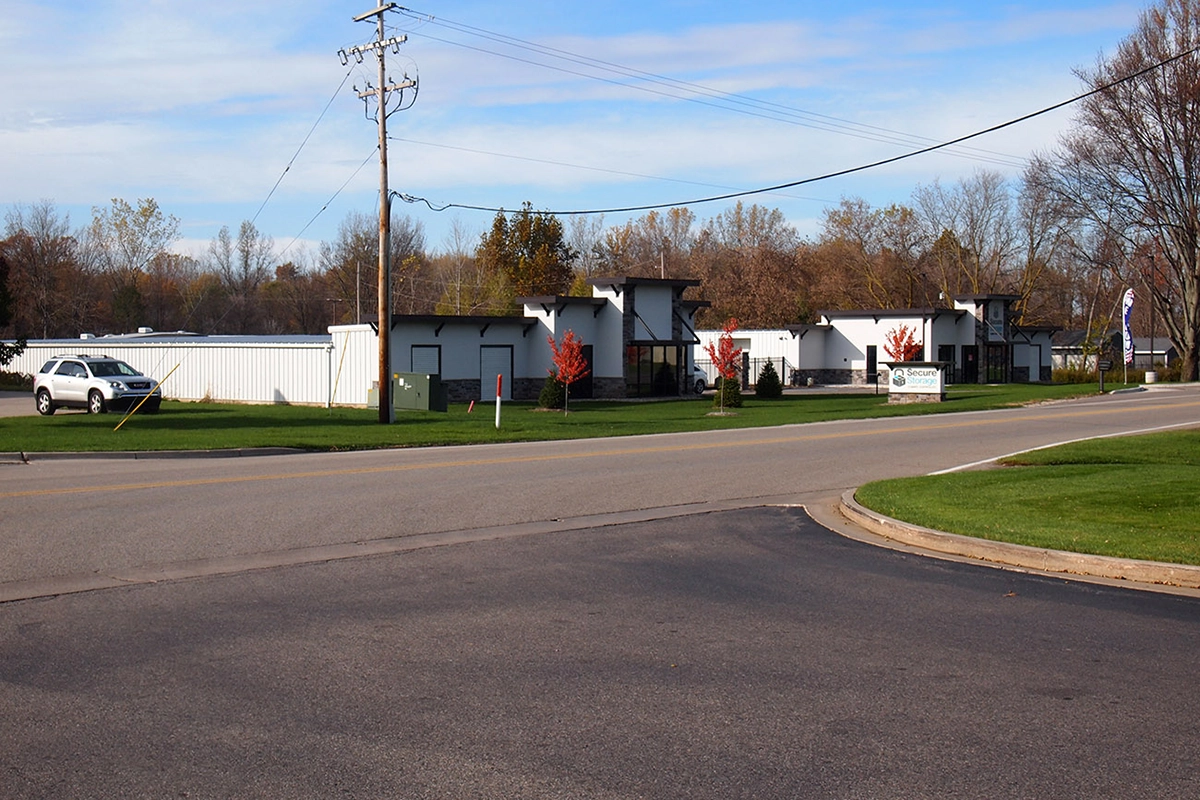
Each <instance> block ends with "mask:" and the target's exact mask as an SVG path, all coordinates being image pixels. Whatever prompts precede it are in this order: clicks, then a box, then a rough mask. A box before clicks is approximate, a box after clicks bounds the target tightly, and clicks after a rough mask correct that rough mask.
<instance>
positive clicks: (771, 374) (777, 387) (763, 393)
mask: <svg viewBox="0 0 1200 800" xmlns="http://www.w3.org/2000/svg"><path fill="white" fill-rule="evenodd" d="M754 396H755V397H758V398H761V399H764V400H774V399H775V398H776V397H783V383H781V382H780V380H779V373H778V372H776V371H775V365H774V364H772V363H771V362H770V361H768V362H767V363H766V364H764V365H763V368H762V370H760V371H759V373H758V382H757V383H755V384H754Z"/></svg>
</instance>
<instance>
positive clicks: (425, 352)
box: [412, 344, 442, 375]
mask: <svg viewBox="0 0 1200 800" xmlns="http://www.w3.org/2000/svg"><path fill="white" fill-rule="evenodd" d="M412 371H413V372H415V373H417V374H418V375H441V374H442V348H441V347H440V346H439V345H436V344H414V345H413V346H412Z"/></svg>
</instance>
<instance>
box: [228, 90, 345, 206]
mask: <svg viewBox="0 0 1200 800" xmlns="http://www.w3.org/2000/svg"><path fill="white" fill-rule="evenodd" d="M353 71H354V68H353V67H351V68H350V69H349V70H347V71H346V74H345V76H344V77H343V78H342V82H341V83H339V84H338V87H337V89H335V90H334V92H333V95H332V96H331V97H330V98H329V102H328V103H326V104H325V108H323V109H321V114H320V115H319V116H318V117H317V121H316V122H314V123H313V125H312V127H311V128H309V131H308V134H307V135H306V136H305V137H304V141H302V142H300V146H299V147H297V148H296V152H295V153H294V154H293V155H292V159H291V161H288V163H287V166H286V167H284V168H283V172H281V173H280V174H279V179H278V180H277V181H275V185H274V186H272V187H271V191H269V192H267V196H266V199H264V200H263V201H262V205H261V206H259V207H258V211H255V212H254V217H253V218H252V219H251V220H250V224H251V225H253V224H254V223H255V222H257V221H258V215H259V214H261V213H262V210H263V209H264V208H266V207H267V203H268V202H269V201H270V200H271V196H272V195H274V194H275V190H276V189H278V188H279V184H281V183H283V178H284V176H285V175H287V174H288V170H290V169H291V168H292V164H295V163H296V159H297V158H298V157H299V155H300V151H301V150H303V149H304V145H306V144H308V140H309V139H311V138H312V135H313V132H314V131H315V130H316V129H317V126H318V125H320V124H321V120H323V119H325V113H326V112H327V111H329V107H330V106H331V105H333V101H334V100H336V99H337V96H338V93H339V92H341V91H342V88H343V87H344V86H345V85H346V81H348V80H349V79H350V73H351V72H353Z"/></svg>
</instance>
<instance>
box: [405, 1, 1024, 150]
mask: <svg viewBox="0 0 1200 800" xmlns="http://www.w3.org/2000/svg"><path fill="white" fill-rule="evenodd" d="M404 10H405V11H408V10H407V9H404ZM414 13H415V12H410V13H409V14H408V16H410V17H411V18H413V19H417V20H418V21H422V22H427V23H429V24H433V25H438V26H441V27H445V28H449V29H450V30H453V31H457V32H460V33H466V34H468V35H472V36H477V37H479V38H482V39H487V40H489V41H494V42H497V43H499V44H503V45H507V46H511V47H516V48H518V49H522V50H528V51H530V52H533V53H537V54H539V55H544V56H549V57H551V58H557V59H560V60H563V61H566V62H569V63H574V64H578V65H581V66H584V67H590V68H594V69H600V70H603V71H606V72H612V73H615V74H618V75H621V76H624V77H628V78H635V79H638V80H642V81H646V82H648V83H651V84H656V85H658V86H661V87H663V88H662V89H654V88H651V87H649V86H645V85H639V84H636V83H627V82H624V81H619V80H615V79H612V78H605V77H602V76H599V75H595V74H592V73H588V72H580V71H578V70H573V69H569V68H566V67H561V66H555V65H553V64H546V63H544V62H541V61H534V60H531V59H527V58H521V57H519V56H515V55H512V54H508V53H501V52H497V51H495V50H489V49H486V48H483V47H475V46H472V45H469V44H465V43H463V42H458V41H454V40H452V39H443V38H440V37H438V36H433V35H431V34H429V33H426V32H423V31H413V33H414V35H417V36H423V37H425V38H426V39H429V40H431V41H435V42H441V43H443V44H448V45H452V46H455V47H461V48H463V49H466V50H472V51H475V52H478V53H484V54H487V55H492V56H496V57H498V58H506V59H509V60H511V61H516V62H518V63H523V64H529V65H531V66H537V67H542V68H544V69H549V70H554V71H557V72H562V73H565V74H568V75H574V76H576V77H581V78H588V79H591V80H596V81H600V82H602V83H608V84H612V85H615V86H621V87H623V88H628V89H634V90H637V91H641V92H646V93H649V94H654V95H658V96H660V97H667V98H670V99H673V100H682V101H684V102H690V103H696V104H698V105H703V106H708V107H710V108H717V109H720V110H724V111H732V112H735V113H740V114H745V115H748V116H753V117H759V118H761V119H768V120H771V121H773V122H783V123H786V124H790V125H799V126H802V127H806V128H812V129H814V130H823V131H827V132H830V133H838V134H841V135H845V136H851V137H854V138H858V139H865V140H867V141H874V142H880V143H883V144H895V145H910V146H911V145H915V144H920V143H922V142H936V140H935V139H931V138H929V137H926V136H918V135H915V134H909V133H904V132H902V131H895V130H891V129H889V128H883V127H879V126H875V125H866V124H863V123H859V122H853V121H850V120H844V119H840V118H838V117H833V116H829V115H827V114H819V113H816V112H812V111H806V110H803V109H797V108H793V107H791V106H787V105H783V104H781V103H775V102H771V101H767V100H760V99H758V98H754V97H750V96H748V95H743V94H738V93H735V92H726V91H723V90H721V89H715V88H713V87H710V86H705V85H703V84H699V83H693V82H690V81H683V80H679V79H676V78H671V77H667V76H664V75H658V74H656V73H653V72H647V71H645V70H640V69H636V68H633V67H626V66H623V65H621V64H616V63H613V62H611V61H604V60H603V59H597V58H592V57H590V56H584V55H579V54H577V53H572V52H570V51H567V50H561V49H559V48H555V47H550V46H547V45H540V44H537V43H535V42H529V41H526V40H524V39H518V38H516V37H512V36H507V35H505V34H501V33H495V32H492V31H487V30H484V29H482V28H476V27H473V26H471V25H466V24H463V23H457V22H451V21H448V20H444V19H441V18H439V17H432V16H425V15H422V16H421V17H414V16H413V14H414ZM679 92H685V93H687V94H683V95H681V94H679ZM689 94H690V95H699V97H695V96H688V95H689ZM703 98H707V99H703ZM711 101H720V102H711ZM953 154H954V155H955V156H957V157H960V158H970V159H972V160H975V161H982V162H986V163H992V164H997V165H999V166H1007V167H1014V166H1016V167H1020V166H1024V164H1025V163H1026V160H1025V159H1023V158H1021V157H1019V156H1012V155H1008V154H1005V153H998V152H995V151H991V150H984V149H980V148H975V147H965V148H962V151H961V152H960V151H954V152H953Z"/></svg>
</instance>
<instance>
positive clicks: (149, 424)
mask: <svg viewBox="0 0 1200 800" xmlns="http://www.w3.org/2000/svg"><path fill="white" fill-rule="evenodd" d="M1096 390H1097V387H1096V386H1095V385H1092V386H1088V385H1077V384H1075V385H1066V384H1064V385H1055V386H1034V385H1026V384H1009V385H1005V386H963V387H951V388H950V390H949V391H948V397H947V401H946V402H945V403H939V404H912V405H895V406H889V405H888V404H887V395H886V393H883V394H880V395H878V396H876V395H873V394H832V393H830V392H829V390H821V391H814V392H811V393H801V394H795V395H787V396H785V397H783V398H780V399H778V400H758V399H756V398H754V397H752V396H747V397H746V398H745V405H744V406H743V407H742V408H740V409H737V413H736V415H735V416H725V417H718V416H709V415H708V412H710V411H712V410H713V407H712V398H710V397H705V398H694V399H683V400H663V401H655V402H618V401H575V402H574V403H572V405H571V408H572V410H571V413H570V414H566V415H564V414H563V413H561V412H549V411H537V410H534V408H533V406H532V404H530V403H505V404H504V405H503V407H502V420H501V428H500V430H496V428H495V406H494V404H492V403H486V402H485V403H476V404H475V410H474V412H473V413H470V414H468V413H467V408H468V407H467V405H466V404H455V405H451V406H450V410H449V411H448V412H446V413H437V412H411V411H407V412H406V411H398V412H396V423H395V424H394V425H380V424H379V422H378V419H379V416H378V412H377V411H375V410H371V409H353V408H334V409H326V408H313V407H307V406H270V405H228V404H216V403H180V402H170V401H168V402H164V403H163V406H162V410H161V411H160V412H159V413H158V414H137V415H135V416H133V417H131V418H130V419H129V420H128V421H127V422H126V423H125V424H124V426H123V427H122V428H121V429H120V430H119V431H114V430H113V429H114V428H115V427H116V425H117V423H118V422H120V421H121V418H122V415H118V414H103V415H98V416H89V415H86V414H81V413H76V412H66V411H59V412H58V413H57V414H55V415H54V416H52V417H37V416H30V417H8V418H0V451H5V452H12V451H24V452H31V453H37V452H56V451H106V450H138V451H143V450H191V449H222V448H246V447H296V448H302V449H306V450H353V449H367V448H380V447H419V446H428V445H448V444H476V443H487V442H514V441H540V440H553V439H578V438H587V437H605V436H631V435H635V434H648V433H670V432H680V431H704V430H717V429H724V428H748V427H770V426H777V425H787V424H795V423H803V422H818V421H822V420H831V419H861V418H867V417H885V416H907V415H913V414H930V413H947V412H955V411H977V410H982V409H990V408H1001V407H1005V406H1012V405H1023V404H1028V403H1034V402H1039V401H1044V400H1051V399H1059V398H1064V397H1073V396H1077V395H1081V394H1092V393H1095V392H1096ZM29 402H30V405H31V406H32V404H33V398H32V396H31V397H30V399H29Z"/></svg>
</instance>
